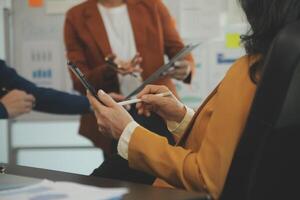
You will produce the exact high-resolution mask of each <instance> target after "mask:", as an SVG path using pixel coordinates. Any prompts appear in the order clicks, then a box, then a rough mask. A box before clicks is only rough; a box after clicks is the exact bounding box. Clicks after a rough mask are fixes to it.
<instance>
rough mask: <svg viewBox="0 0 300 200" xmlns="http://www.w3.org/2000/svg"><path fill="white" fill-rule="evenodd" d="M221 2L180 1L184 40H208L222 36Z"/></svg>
mask: <svg viewBox="0 0 300 200" xmlns="http://www.w3.org/2000/svg"><path fill="white" fill-rule="evenodd" d="M220 1H221V0H184V1H180V30H181V34H182V37H184V38H197V39H201V40H207V39H211V38H215V37H217V36H219V35H220V18H221V11H222V6H221V5H222V4H221V2H220Z"/></svg>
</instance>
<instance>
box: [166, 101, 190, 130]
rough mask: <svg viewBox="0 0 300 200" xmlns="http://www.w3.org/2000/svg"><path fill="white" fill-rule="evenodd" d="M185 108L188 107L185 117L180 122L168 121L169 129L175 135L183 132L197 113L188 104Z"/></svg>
mask: <svg viewBox="0 0 300 200" xmlns="http://www.w3.org/2000/svg"><path fill="white" fill-rule="evenodd" d="M185 109H186V113H185V116H184V117H183V119H182V121H181V122H180V123H177V122H173V121H167V127H168V130H169V131H170V132H171V133H172V134H174V135H181V134H183V133H184V131H185V130H186V128H187V127H188V125H189V123H190V121H191V120H192V118H193V116H194V114H195V111H194V110H193V109H191V108H189V107H187V106H186V107H185Z"/></svg>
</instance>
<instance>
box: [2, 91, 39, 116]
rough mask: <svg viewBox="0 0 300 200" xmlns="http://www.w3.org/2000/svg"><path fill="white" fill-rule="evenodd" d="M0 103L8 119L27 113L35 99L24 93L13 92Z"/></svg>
mask: <svg viewBox="0 0 300 200" xmlns="http://www.w3.org/2000/svg"><path fill="white" fill-rule="evenodd" d="M0 102H1V103H2V104H3V105H4V107H5V109H6V111H7V113H8V117H9V118H14V117H18V116H19V115H22V114H25V113H29V112H30V111H31V110H32V108H33V106H34V104H35V98H34V96H32V95H30V94H27V93H26V92H24V91H21V90H13V91H11V92H9V93H8V94H6V95H5V96H4V97H3V98H2V99H0Z"/></svg>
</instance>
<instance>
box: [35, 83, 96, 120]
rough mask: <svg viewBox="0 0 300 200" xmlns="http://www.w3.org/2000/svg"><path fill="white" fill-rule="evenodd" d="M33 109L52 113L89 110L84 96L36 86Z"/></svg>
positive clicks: (78, 112)
mask: <svg viewBox="0 0 300 200" xmlns="http://www.w3.org/2000/svg"><path fill="white" fill-rule="evenodd" d="M35 98H36V105H35V107H34V110H37V111H41V112H47V113H53V114H71V115H72V114H84V113H88V112H90V104H89V102H88V100H87V98H86V97H85V96H79V95H72V94H68V93H65V92H60V91H57V90H52V89H48V88H38V92H35Z"/></svg>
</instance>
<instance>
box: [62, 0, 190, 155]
mask: <svg viewBox="0 0 300 200" xmlns="http://www.w3.org/2000/svg"><path fill="white" fill-rule="evenodd" d="M125 2H126V4H127V7H128V12H129V16H130V20H131V23H132V28H133V32H134V37H135V42H136V47H137V51H138V52H139V53H140V54H141V56H142V57H143V63H142V66H141V67H142V68H143V70H144V71H143V73H142V77H143V78H144V79H145V78H147V77H148V76H150V75H151V74H152V73H153V72H154V71H155V70H157V69H158V68H159V67H160V66H161V65H162V64H163V63H164V55H167V56H168V57H169V58H170V57H173V56H174V55H175V54H176V53H177V52H178V51H179V50H180V49H181V48H183V46H184V45H183V42H182V40H181V38H180V36H179V34H178V32H177V31H176V28H175V24H174V21H173V20H172V18H171V16H170V14H169V12H168V10H167V8H166V7H165V6H164V4H163V3H162V2H161V0H126V1H125ZM64 38H65V46H66V51H67V57H68V59H69V60H71V61H73V62H75V63H76V64H77V65H78V66H79V67H80V69H81V70H82V72H83V73H84V74H85V75H86V76H87V78H88V80H89V81H90V82H91V83H92V84H93V86H94V87H95V88H96V89H103V90H105V91H106V92H119V83H118V79H117V75H116V74H115V72H114V71H111V70H110V69H108V68H107V67H106V66H105V65H104V58H105V57H106V56H108V55H110V54H112V50H111V47H110V44H109V40H108V36H107V32H106V30H105V27H104V23H103V21H102V18H101V15H100V13H99V10H98V8H97V0H88V1H86V2H84V3H82V4H80V5H78V6H75V7H73V8H71V9H70V10H69V11H68V12H67V15H66V20H65V28H64ZM187 59H189V60H190V61H192V62H193V59H192V57H191V56H189V57H188V58H187ZM71 76H72V80H73V85H74V88H75V89H76V90H78V91H79V92H81V93H82V94H85V89H84V87H83V86H82V85H81V83H80V82H79V81H78V80H77V78H76V77H74V75H73V74H71ZM189 81H190V78H189V79H187V80H186V82H189ZM156 84H163V85H166V86H168V87H169V88H170V89H171V90H172V91H173V92H175V93H176V89H175V86H174V84H173V82H172V80H171V79H170V78H162V79H161V80H159V81H158V82H157V83H156ZM79 132H80V133H81V134H82V135H84V136H86V137H88V138H90V139H91V140H92V141H93V142H94V144H95V145H96V146H98V147H101V148H102V149H103V150H104V151H105V152H109V151H110V145H111V141H110V139H108V138H105V137H104V136H102V134H100V133H99V132H98V128H97V124H96V119H95V117H94V115H93V114H86V115H83V116H82V118H81V125H80V130H79Z"/></svg>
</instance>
